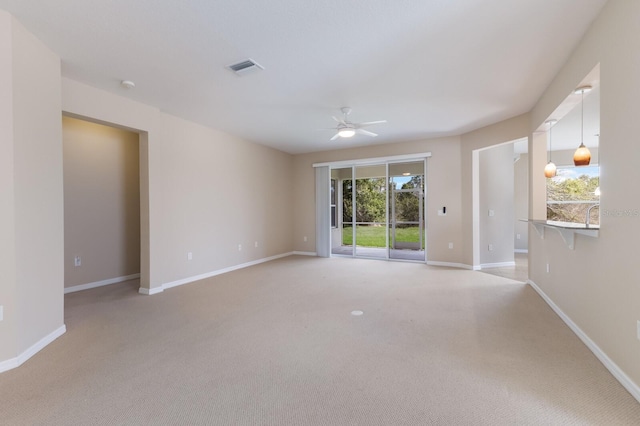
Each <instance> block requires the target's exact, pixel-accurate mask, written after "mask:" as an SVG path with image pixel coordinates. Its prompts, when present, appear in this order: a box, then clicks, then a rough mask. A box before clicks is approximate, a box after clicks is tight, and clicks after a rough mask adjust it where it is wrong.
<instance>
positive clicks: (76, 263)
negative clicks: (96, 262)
mask: <svg viewBox="0 0 640 426" xmlns="http://www.w3.org/2000/svg"><path fill="white" fill-rule="evenodd" d="M73 264H74V265H75V266H80V265H82V259H81V258H80V256H76V257H75V259H73Z"/></svg>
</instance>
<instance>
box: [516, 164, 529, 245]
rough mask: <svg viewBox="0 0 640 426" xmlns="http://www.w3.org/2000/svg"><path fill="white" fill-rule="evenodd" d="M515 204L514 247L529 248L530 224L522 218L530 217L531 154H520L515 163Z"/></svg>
mask: <svg viewBox="0 0 640 426" xmlns="http://www.w3.org/2000/svg"><path fill="white" fill-rule="evenodd" d="M513 206H514V207H513V208H514V220H513V223H514V225H513V229H514V240H513V246H514V249H515V250H528V249H529V225H528V224H527V222H523V221H522V219H525V220H526V219H527V218H528V217H529V154H520V159H519V160H518V161H516V163H515V164H514V165H513ZM518 235H520V238H518Z"/></svg>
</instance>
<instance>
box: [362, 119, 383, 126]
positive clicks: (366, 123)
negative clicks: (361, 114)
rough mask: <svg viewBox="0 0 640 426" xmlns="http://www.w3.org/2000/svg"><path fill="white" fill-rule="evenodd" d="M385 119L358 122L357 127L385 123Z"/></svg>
mask: <svg viewBox="0 0 640 426" xmlns="http://www.w3.org/2000/svg"><path fill="white" fill-rule="evenodd" d="M386 122H387V120H378V121H367V122H365V123H360V124H358V126H359V127H364V126H372V125H374V124H382V123H386Z"/></svg>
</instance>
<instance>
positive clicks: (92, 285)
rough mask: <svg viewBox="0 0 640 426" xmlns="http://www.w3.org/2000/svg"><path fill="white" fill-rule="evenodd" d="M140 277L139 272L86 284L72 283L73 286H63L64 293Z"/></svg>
mask: <svg viewBox="0 0 640 426" xmlns="http://www.w3.org/2000/svg"><path fill="white" fill-rule="evenodd" d="M136 278H140V274H132V275H125V276H124V277H116V278H109V279H108V280H102V281H96V282H92V283H88V284H80V285H74V286H73V287H65V289H64V294H67V293H73V292H76V291H82V290H89V289H90V288H96V287H102V286H104V285H109V284H117V283H122V282H125V281H129V280H135V279H136Z"/></svg>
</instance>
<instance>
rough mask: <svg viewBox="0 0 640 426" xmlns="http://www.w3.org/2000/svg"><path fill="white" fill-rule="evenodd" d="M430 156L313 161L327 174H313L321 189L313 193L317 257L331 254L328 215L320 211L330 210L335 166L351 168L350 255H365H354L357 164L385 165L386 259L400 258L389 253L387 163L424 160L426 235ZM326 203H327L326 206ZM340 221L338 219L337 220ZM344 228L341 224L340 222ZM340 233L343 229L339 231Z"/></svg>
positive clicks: (429, 154) (425, 260)
mask: <svg viewBox="0 0 640 426" xmlns="http://www.w3.org/2000/svg"><path fill="white" fill-rule="evenodd" d="M430 157H431V153H430V152H423V153H417V154H407V155H394V156H387V157H376V158H364V159H357V160H344V161H334V162H325V163H315V164H313V167H314V168H316V169H317V168H325V167H326V168H327V169H326V170H328V173H324V172H317V173H316V190H317V191H321V192H322V193H321V194H318V193H316V214H317V216H316V236H317V238H316V252H317V253H318V255H319V256H322V257H331V256H333V254H331V251H332V250H331V217H330V214H328V215H325V214H323V213H322V211H327V212H330V210H331V205H330V199H331V194H330V192H331V171H332V170H334V169H346V168H349V167H351V187H352V191H351V197H352V199H351V208H352V212H351V221H352V227H351V232H352V240H351V241H352V244H353V247H352V252H351V257H364V256H357V254H356V246H355V245H356V226H355V219H356V215H355V208H356V167H358V166H373V165H378V166H380V165H384V166H385V182H386V184H385V185H386V186H387V188H386V189H387V190H386V191H385V207H386V208H385V219H386V224H385V244H386V246H385V248H386V256H385V258H384V259H386V260H399V259H391V258H390V256H389V253H390V252H389V191H388V185H389V164H390V163H405V162H406V163H409V162H418V161H423V164H424V169H423V173H424V174H423V176H424V177H423V180H424V182H423V185H424V198H423V203H424V205H423V206H422V208H423V212H424V217H423V218H422V219H423V221H424V230H423V233H424V234H426V232H427V230H428V222H427V206H426V204H427V159H428V158H430ZM318 179H322V180H326V182H318ZM324 189H326V192H327V193H326V194H324V191H323V190H324ZM325 204H326V205H325ZM340 222H341V221H340ZM340 226H341V227H342V228H343V229H344V224H342V222H341V225H340ZM341 232H342V231H341ZM423 237H424V238H425V249H424V253H425V256H424V259H423V260H422V262H425V263H426V262H427V244H428V243H427V242H426V241H428V239H427V238H426V235H424V236H423ZM371 258H374V259H382V258H379V257H371Z"/></svg>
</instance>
